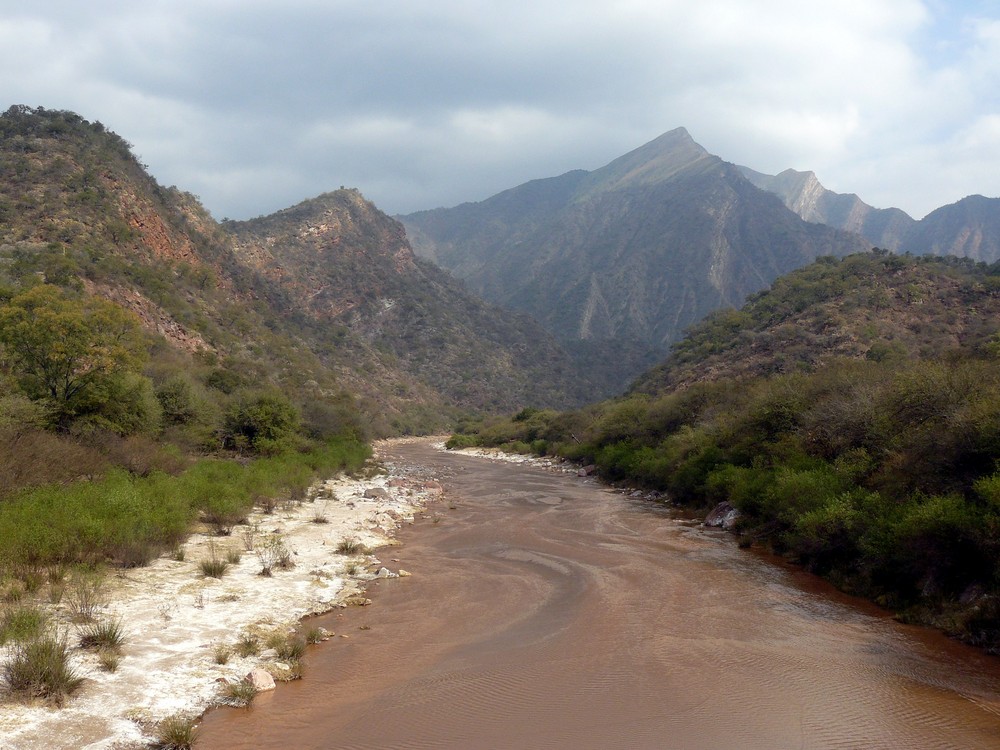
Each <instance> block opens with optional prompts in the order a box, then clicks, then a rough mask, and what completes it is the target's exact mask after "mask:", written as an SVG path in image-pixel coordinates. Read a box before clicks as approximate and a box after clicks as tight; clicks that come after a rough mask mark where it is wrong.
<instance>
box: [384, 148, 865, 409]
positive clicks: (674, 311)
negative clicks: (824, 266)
mask: <svg viewBox="0 0 1000 750" xmlns="http://www.w3.org/2000/svg"><path fill="white" fill-rule="evenodd" d="M400 219H401V221H402V222H403V224H404V225H405V226H406V230H407V233H408V235H409V236H410V238H411V240H412V242H413V246H414V249H415V250H416V252H417V253H419V254H422V255H424V256H425V257H428V258H433V259H434V260H435V262H437V263H439V264H440V265H442V266H443V267H444V268H446V269H448V270H449V271H451V272H452V273H454V274H455V275H456V276H458V277H459V278H461V279H463V280H465V281H466V283H467V284H468V285H469V287H470V288H471V289H472V290H473V291H474V292H476V293H478V294H481V295H483V296H484V297H485V298H486V299H488V300H490V301H492V302H495V303H497V304H500V305H503V306H506V307H511V308H513V309H516V310H522V311H524V312H527V313H529V314H531V315H533V316H534V317H535V318H537V319H538V320H539V321H540V322H541V323H542V324H543V325H544V326H545V327H546V328H547V329H548V330H549V331H551V332H552V333H553V334H555V336H556V337H557V338H558V339H559V340H560V342H563V343H564V344H566V345H567V346H569V347H570V348H571V350H572V351H575V353H576V354H577V357H578V359H580V360H582V361H583V363H584V364H585V365H586V364H588V363H591V362H593V361H594V360H595V356H596V358H597V359H598V360H600V359H601V355H600V352H601V351H602V350H604V349H606V348H607V347H609V346H612V347H614V348H615V351H616V352H618V354H617V355H616V356H615V357H614V360H615V361H614V362H613V363H608V362H607V361H606V360H607V358H606V356H605V359H604V363H603V364H604V366H605V367H608V366H609V364H612V365H613V367H612V368H611V370H612V371H611V372H609V373H608V376H609V378H610V381H611V382H610V383H609V385H614V386H617V388H618V389H619V390H620V389H621V388H622V387H623V386H624V385H625V383H626V382H627V381H628V380H629V379H630V378H631V377H633V376H634V375H636V374H637V373H638V372H640V371H641V370H642V369H643V366H644V365H646V364H648V363H650V361H651V360H652V359H654V358H657V357H661V356H662V355H663V354H664V353H665V352H666V351H667V348H668V347H669V345H670V344H671V343H672V342H673V341H675V340H677V338H678V337H679V336H680V335H681V332H682V331H683V330H684V329H685V328H686V327H687V326H689V325H691V324H692V323H694V322H696V321H697V320H699V319H701V318H702V317H703V316H704V315H706V314H707V313H709V312H711V311H712V310H715V309H717V308H719V307H724V306H733V305H738V304H740V303H741V302H742V300H743V299H744V298H745V297H746V296H747V295H748V294H750V293H752V292H755V291H757V290H759V289H762V288H764V287H766V286H767V285H768V284H769V283H770V282H771V281H773V280H774V279H775V278H777V277H778V276H779V275H781V274H782V273H785V272H787V271H789V270H791V269H793V268H797V267H799V266H802V265H805V264H806V263H808V262H809V261H811V260H812V259H814V258H816V257H819V256H822V255H845V254H848V253H851V252H859V251H863V250H866V249H868V247H869V246H868V243H866V242H865V241H864V240H862V239H861V238H859V237H857V236H856V235H850V234H847V233H845V232H840V231H837V230H834V229H831V228H829V227H826V226H823V225H819V224H814V223H809V222H805V221H803V220H802V219H801V218H799V217H798V216H796V215H795V214H794V213H793V212H792V211H790V210H789V209H788V208H786V207H785V206H784V205H783V204H782V203H781V201H780V200H778V199H777V198H776V197H775V196H774V195H772V194H771V193H768V192H766V191H764V190H761V189H759V188H757V187H756V186H754V185H753V184H751V183H750V181H749V180H747V179H746V178H745V177H744V176H743V174H742V173H741V172H740V170H739V169H738V168H737V167H735V166H733V165H732V164H728V163H727V162H724V161H722V160H721V159H720V158H718V157H717V156H713V155H712V154H709V153H708V152H707V151H706V150H705V149H704V148H702V147H701V146H699V145H698V144H697V143H696V142H695V141H694V140H693V139H692V138H691V136H690V135H689V134H688V133H687V131H686V130H684V129H683V128H679V129H677V130H673V131H671V132H669V133H666V134H664V135H662V136H660V137H659V138H657V139H656V140H654V141H651V142H650V143H647V144H646V145H644V146H642V147H640V148H638V149H636V150H635V151H632V152H630V153H628V154H625V155H624V156H622V157H620V158H618V159H616V160H614V161H613V162H611V163H610V164H608V165H606V166H604V167H602V168H601V169H598V170H595V171H593V172H586V171H582V170H578V171H573V172H568V173H566V174H564V175H562V176H559V177H554V178H549V179H542V180H535V181H532V182H529V183H526V184H524V185H521V186H519V187H516V188H513V189H511V190H507V191H505V192H502V193H500V194H498V195H495V196H493V197H492V198H489V199H487V200H485V201H482V202H480V203H466V204H462V205H460V206H457V207H455V208H450V209H436V210H433V211H422V212H418V213H414V214H410V215H408V216H403V217H400Z"/></svg>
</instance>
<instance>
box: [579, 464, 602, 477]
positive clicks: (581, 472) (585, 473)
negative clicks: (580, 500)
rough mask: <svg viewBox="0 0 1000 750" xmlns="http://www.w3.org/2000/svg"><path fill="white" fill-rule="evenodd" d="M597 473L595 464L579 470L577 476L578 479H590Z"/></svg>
mask: <svg viewBox="0 0 1000 750" xmlns="http://www.w3.org/2000/svg"><path fill="white" fill-rule="evenodd" d="M595 471H597V467H596V466H594V464H587V465H586V466H582V467H580V468H579V469H577V472H576V475H577V476H578V477H589V476H590V475H591V474H593V473H594V472H595Z"/></svg>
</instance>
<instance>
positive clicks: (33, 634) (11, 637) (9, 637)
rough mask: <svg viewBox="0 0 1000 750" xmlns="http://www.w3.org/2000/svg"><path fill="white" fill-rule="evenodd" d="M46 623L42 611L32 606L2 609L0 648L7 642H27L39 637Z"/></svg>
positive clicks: (0, 616)
mask: <svg viewBox="0 0 1000 750" xmlns="http://www.w3.org/2000/svg"><path fill="white" fill-rule="evenodd" d="M47 622H48V616H47V615H46V614H45V612H44V610H42V609H41V608H40V607H37V606H35V605H33V604H26V605H25V604H22V605H17V606H11V607H8V608H6V609H4V612H3V614H2V615H0V646H2V645H4V644H5V643H7V642H8V641H29V640H31V639H33V638H37V637H38V636H40V635H41V634H42V633H43V632H44V630H45V625H46V623H47Z"/></svg>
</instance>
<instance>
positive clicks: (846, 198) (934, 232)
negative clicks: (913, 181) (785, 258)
mask: <svg viewBox="0 0 1000 750" xmlns="http://www.w3.org/2000/svg"><path fill="white" fill-rule="evenodd" d="M739 169H740V171H741V172H742V173H743V175H744V176H745V177H746V178H747V179H748V180H750V181H751V182H752V183H753V184H754V185H756V186H757V187H759V188H761V189H763V190H768V191H770V192H772V193H774V194H776V195H777V196H779V197H780V198H781V199H782V201H784V203H785V205H786V206H787V207H788V208H790V209H791V210H792V211H794V212H795V213H796V214H798V215H799V216H801V217H802V218H803V219H805V220H806V221H812V222H817V223H820V224H826V225H827V226H831V227H835V228H837V229H843V230H844V231H847V232H854V233H856V234H859V235H861V236H862V237H864V238H865V239H867V240H868V241H869V242H871V243H872V244H873V245H875V246H876V247H881V248H885V249H887V250H892V251H893V252H901V253H905V252H909V253H913V254H915V255H957V256H958V257H961V258H972V259H974V260H981V261H984V262H987V263H992V262H994V261H996V260H1000V199H996V198H984V197H983V196H981V195H970V196H968V197H967V198H963V199H962V200H960V201H958V202H957V203H953V204H951V205H948V206H942V207H941V208H939V209H937V210H935V211H932V212H931V213H929V214H928V215H927V216H925V217H924V218H923V219H921V220H919V221H917V220H914V219H913V218H912V217H911V216H909V215H908V214H907V213H905V212H904V211H901V210H899V209H898V208H872V207H871V206H869V205H868V204H867V203H865V202H863V201H862V200H861V199H860V198H858V196H856V195H854V194H853V193H852V194H848V195H844V194H841V193H835V192H833V191H832V190H827V189H826V188H825V187H823V185H822V184H820V182H819V180H818V179H817V178H816V175H815V174H813V173H812V172H796V171H795V170H794V169H786V170H785V171H784V172H782V173H780V174H778V175H773V176H772V175H766V174H761V173H760V172H755V171H754V170H752V169H749V168H748V167H740V168H739Z"/></svg>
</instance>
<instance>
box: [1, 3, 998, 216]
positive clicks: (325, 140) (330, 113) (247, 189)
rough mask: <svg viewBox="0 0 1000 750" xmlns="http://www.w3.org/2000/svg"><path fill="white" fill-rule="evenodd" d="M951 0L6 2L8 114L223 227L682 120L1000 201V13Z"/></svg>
mask: <svg viewBox="0 0 1000 750" xmlns="http://www.w3.org/2000/svg"><path fill="white" fill-rule="evenodd" d="M986 7H987V6H986V4H985V3H976V2H969V3H964V4H963V3H958V4H956V3H943V2H938V0H928V1H927V2H919V0H880V2H874V3H873V2H870V0H842V1H841V2H831V1H830V0H825V1H824V2H818V3H801V2H800V1H798V0H796V1H795V2H793V1H792V0H754V1H753V2H748V1H747V0H705V1H704V2H700V3H691V2H687V1H682V0H657V1H655V2H654V1H650V0H617V1H611V2H609V1H608V0H605V1H604V2H600V3H598V2H595V1H593V0H578V1H577V2H576V3H574V4H572V5H569V4H566V3H565V2H555V1H554V0H536V2H534V3H533V4H531V6H530V7H525V4H521V3H512V2H485V1H479V2H476V1H474V0H466V1H465V2H457V1H456V0H431V2H428V3H412V2H405V1H404V0H384V1H383V2H378V3H364V4H362V3H356V2H343V1H335V2H320V1H318V0H317V1H315V2H309V1H305V0H299V1H295V2H283V3H280V4H278V3H274V2H264V1H263V0H256V1H253V2H246V1H244V2H235V1H232V0H199V1H198V2H195V1H194V0H174V1H173V2H163V1H161V2H146V3H141V4H139V3H126V2H113V1H111V0H93V1H92V2H90V3H87V4H86V5H83V4H79V3H74V2H69V1H68V0H66V1H65V2H58V1H51V2H44V1H43V2H41V3H34V4H32V6H31V7H30V8H28V7H26V5H25V4H23V3H13V2H0V64H2V65H4V69H5V70H17V71H19V75H18V76H16V77H12V78H11V79H10V80H7V81H6V82H5V84H4V86H3V91H4V93H5V97H6V98H7V99H8V102H7V104H14V103H25V104H31V105H42V106H46V107H54V108H65V109H73V110H75V111H77V112H79V113H80V114H81V115H83V116H84V117H87V118H88V119H92V120H101V121H102V122H104V123H105V125H107V126H108V127H110V128H112V129H114V130H115V131H116V132H118V133H119V134H121V135H122V136H124V137H125V138H127V139H128V140H130V141H131V142H133V143H134V144H135V150H136V152H137V153H138V154H139V155H140V156H141V158H142V159H143V160H144V161H146V162H147V163H148V164H149V165H150V169H151V171H152V172H153V174H154V175H155V176H156V177H157V179H159V180H160V181H161V182H164V183H166V184H177V185H178V186H179V187H181V188H183V189H186V190H190V191H191V192H194V193H196V194H198V195H200V196H201V197H202V199H203V201H204V202H205V204H206V206H207V207H208V208H209V209H210V210H211V211H212V212H213V214H215V215H216V216H218V217H222V216H225V215H228V216H232V217H234V218H243V217H248V216H253V215H257V214H260V213H269V212H271V211H274V210H277V209H280V208H283V207H285V206H288V205H290V204H292V203H295V202H298V201H299V200H302V199H305V198H308V197H312V196H314V195H316V194H318V193H320V192H323V191H325V190H330V189H334V188H336V187H338V186H340V185H350V186H356V187H358V188H360V189H361V190H362V191H363V192H364V193H365V194H366V195H368V196H369V197H370V198H372V199H373V200H375V202H376V203H377V204H378V205H379V206H380V207H382V208H383V209H385V210H387V211H390V212H406V211H411V210H416V209H419V208H430V207H435V206H439V205H451V204H454V203H457V202H460V201H463V200H479V199H482V198H485V197H487V196H488V195H491V194H492V193H495V192H497V191H499V190H502V189H505V188H507V187H512V186H513V185H515V184H519V183H521V182H524V181H525V180H528V179H532V178H536V177H544V176H549V175H554V174H559V173H561V172H564V171H567V170H569V169H574V168H585V169H593V168H596V167H599V166H601V165H602V164H604V163H606V162H607V161H609V160H610V159H612V158H614V157H615V156H618V155H620V154H621V153H624V152H625V151H628V150H630V149H632V148H635V147H637V146H639V145H641V144H642V143H644V142H646V141H648V140H650V139H652V138H654V137H656V136H657V135H659V134H660V133H662V132H664V131H666V130H669V129H671V128H674V127H677V126H679V125H684V126H686V127H687V128H688V129H689V130H690V131H691V133H692V135H693V136H694V137H695V139H696V140H698V141H699V142H701V143H702V145H704V146H705V147H706V148H708V149H709V150H710V151H712V152H713V153H716V154H718V155H720V156H722V157H723V158H724V159H727V160H729V161H734V162H737V163H740V164H745V165H747V166H750V167H753V168H755V169H758V170H761V171H770V172H776V171H780V170H781V169H784V168H786V167H794V168H797V169H812V170H814V171H816V172H817V174H818V175H819V177H820V179H821V180H822V181H823V182H824V183H825V184H826V185H827V186H828V187H830V188H831V189H835V190H838V191H841V192H857V193H858V194H860V195H861V197H862V198H863V199H865V200H867V201H868V202H870V203H873V204H875V205H879V206H887V205H898V206H900V207H902V208H904V209H906V210H908V211H910V212H911V213H913V214H914V215H917V216H920V215H922V214H923V213H925V212H926V211H928V210H930V209H932V208H934V207H936V206H938V205H941V204H943V203H948V202H952V201H954V200H957V199H959V198H961V197H963V196H964V195H966V194H969V193H976V192H978V193H984V194H988V195H997V194H998V193H1000V148H997V144H998V139H1000V101H998V97H1000V94H998V92H1000V86H998V84H1000V21H998V19H997V14H996V13H995V12H994V13H993V15H992V16H990V15H989V14H987V13H986V12H985V10H984V9H985V8H986Z"/></svg>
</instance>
